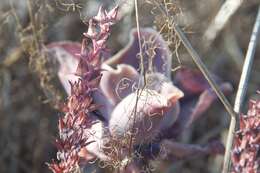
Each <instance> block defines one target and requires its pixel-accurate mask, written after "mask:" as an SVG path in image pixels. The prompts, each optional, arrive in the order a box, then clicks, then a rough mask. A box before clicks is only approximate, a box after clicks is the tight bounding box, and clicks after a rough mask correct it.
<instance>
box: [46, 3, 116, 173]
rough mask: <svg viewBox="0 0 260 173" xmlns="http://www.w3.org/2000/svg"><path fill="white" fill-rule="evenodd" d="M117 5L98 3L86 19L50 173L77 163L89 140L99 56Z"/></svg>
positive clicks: (70, 168)
mask: <svg viewBox="0 0 260 173" xmlns="http://www.w3.org/2000/svg"><path fill="white" fill-rule="evenodd" d="M117 11H118V7H115V8H114V9H112V10H111V11H109V12H107V11H106V10H105V9H104V8H103V7H102V6H101V7H100V8H99V11H98V14H97V15H96V16H94V17H93V18H92V19H90V20H89V22H88V30H87V32H85V33H84V34H83V35H84V36H85V38H83V40H82V47H81V52H80V54H78V56H79V58H80V60H79V64H78V67H77V70H76V73H75V75H77V76H78V80H77V81H75V82H72V81H70V86H71V93H70V96H68V98H67V101H66V103H65V104H64V106H63V108H62V112H63V113H64V116H61V117H60V118H59V123H58V128H59V138H58V139H56V142H55V144H56V146H57V149H58V152H57V160H58V162H55V161H54V160H53V161H52V163H50V164H48V166H49V168H50V169H51V170H52V171H53V172H54V173H68V172H72V171H74V170H76V169H77V168H78V167H79V166H80V161H81V160H82V158H81V157H80V156H79V154H78V153H79V152H80V150H81V149H82V148H84V147H86V146H87V145H88V144H90V143H92V142H93V141H89V140H88V139H89V137H90V135H91V133H90V132H89V129H90V127H91V126H92V125H93V124H94V123H96V122H95V121H94V120H93V118H91V116H90V115H91V113H93V111H96V110H97V109H98V108H99V106H100V105H97V104H95V103H94V102H93V97H92V95H93V93H94V92H96V91H97V89H98V87H99V82H100V79H101V67H100V62H101V61H100V60H101V56H102V53H103V52H104V51H106V45H105V43H106V41H107V39H108V37H109V34H110V28H111V26H112V25H113V24H114V22H115V21H116V18H117Z"/></svg>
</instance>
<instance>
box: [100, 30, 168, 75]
mask: <svg viewBox="0 0 260 173" xmlns="http://www.w3.org/2000/svg"><path fill="white" fill-rule="evenodd" d="M140 35H141V39H142V44H143V57H144V67H145V71H146V72H147V71H153V72H159V73H162V74H164V75H165V76H167V77H169V78H170V73H171V63H172V60H171V53H170V51H169V48H168V46H167V44H166V42H165V41H164V40H163V38H162V36H161V35H160V34H159V33H158V32H157V31H155V30H153V29H151V28H141V29H140ZM138 54H139V44H138V35H137V30H136V29H133V30H132V32H131V37H130V41H129V43H128V44H127V45H126V47H125V48H124V49H122V50H121V51H119V52H118V53H117V54H116V55H114V56H113V57H111V58H110V59H108V60H107V61H105V63H106V64H108V65H110V66H115V65H117V64H128V65H131V66H133V67H134V68H135V69H140V68H139V64H140V56H138ZM151 68H152V69H151Z"/></svg>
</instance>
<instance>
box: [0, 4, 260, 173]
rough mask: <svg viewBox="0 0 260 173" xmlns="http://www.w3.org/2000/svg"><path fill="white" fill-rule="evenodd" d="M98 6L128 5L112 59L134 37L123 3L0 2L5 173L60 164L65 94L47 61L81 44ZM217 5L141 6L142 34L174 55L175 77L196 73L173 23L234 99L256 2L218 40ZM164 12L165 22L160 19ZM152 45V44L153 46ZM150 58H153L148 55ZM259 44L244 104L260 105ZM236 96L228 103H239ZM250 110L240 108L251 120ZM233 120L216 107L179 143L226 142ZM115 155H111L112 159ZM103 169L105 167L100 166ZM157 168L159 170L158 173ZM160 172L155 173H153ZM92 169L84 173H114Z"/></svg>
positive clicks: (205, 162) (172, 166) (162, 168)
mask: <svg viewBox="0 0 260 173" xmlns="http://www.w3.org/2000/svg"><path fill="white" fill-rule="evenodd" d="M100 3H102V4H104V5H105V6H106V7H108V8H111V7H113V6H115V4H116V3H119V5H124V6H125V9H124V11H123V12H124V13H122V20H120V22H118V23H117V24H116V25H115V26H113V29H112V34H111V36H110V38H109V41H108V47H109V48H110V49H111V54H114V53H116V52H118V51H119V50H120V49H121V48H122V47H124V46H125V45H126V43H127V41H128V38H129V31H130V30H131V28H133V27H135V26H136V21H135V15H134V7H133V3H131V2H130V0H129V1H124V0H121V1H119V0H116V2H114V1H113V0H103V2H101V1H98V0H70V1H69V0H19V1H15V0H11V1H8V0H2V1H1V2H0V38H1V39H0V151H1V155H0V172H10V173H16V172H22V173H27V172H35V173H36V172H49V171H50V170H49V169H48V167H47V166H46V164H45V163H46V162H49V161H50V160H51V158H55V155H56V149H55V147H54V145H53V142H54V137H55V136H57V127H56V124H57V121H58V115H59V114H60V113H58V111H57V108H59V107H60V101H61V100H64V98H65V95H66V93H65V92H64V90H63V88H62V86H61V84H60V83H59V81H58V78H57V68H58V64H57V62H56V61H55V60H54V59H51V58H47V57H48V56H47V55H46V54H45V53H43V51H42V50H44V49H45V45H47V44H48V43H51V42H55V41H62V40H71V41H78V42H80V40H81V39H82V33H83V31H85V30H86V26H85V24H84V23H83V22H82V21H85V20H87V19H89V18H90V17H91V16H93V15H95V14H96V12H97V10H98V7H99V5H100ZM222 4H223V1H218V0H197V1H191V0H143V1H139V9H140V11H139V22H140V25H141V26H151V27H154V28H156V29H157V30H158V31H159V32H160V33H161V34H162V35H163V37H164V39H165V40H166V41H167V42H168V43H169V47H170V49H171V51H172V56H173V66H172V69H173V70H172V75H173V76H174V75H175V73H176V70H178V68H179V67H180V66H189V67H195V65H194V63H193V61H192V59H191V58H190V55H189V54H188V53H187V51H186V50H185V49H184V47H183V46H182V45H181V43H180V40H179V39H177V36H176V35H175V34H173V27H172V25H173V23H172V22H173V21H171V17H170V16H173V15H174V19H175V20H176V21H177V22H178V24H179V25H180V26H181V27H182V28H183V29H184V30H185V33H186V34H187V36H188V37H189V39H190V41H191V44H192V45H193V46H194V47H195V49H196V50H197V52H199V54H200V55H201V56H202V57H203V59H202V60H203V61H204V62H205V64H206V65H207V67H209V69H210V70H211V71H212V72H213V73H214V74H216V75H219V76H220V77H221V78H222V79H223V80H225V81H229V82H230V83H231V84H232V85H233V87H234V91H236V89H237V86H238V83H239V79H240V73H241V70H242V66H243V59H244V57H245V54H246V51H247V47H248V42H249V38H250V35H251V31H252V28H253V25H254V22H255V16H256V14H257V10H258V6H259V2H258V0H248V1H244V2H243V3H242V4H241V6H240V7H239V8H238V10H237V11H236V12H235V13H234V15H233V16H232V17H231V18H230V19H229V20H228V22H227V23H226V25H225V27H224V28H223V29H222V30H221V31H220V32H219V33H218V34H217V35H216V38H215V39H214V40H211V39H207V38H206V37H205V32H206V31H207V29H208V27H209V25H210V24H211V22H212V20H213V19H214V17H215V15H216V14H217V12H218V10H219V9H220V7H221V5H222ZM162 9H167V12H168V14H167V16H163V15H162V11H161V10H162ZM147 42H151V43H152V41H150V40H148V41H147ZM149 53H150V54H152V53H153V48H152V46H151V51H150V52H148V54H149ZM259 56H260V39H259V40H258V45H257V48H256V53H255V60H254V64H253V67H252V72H251V77H250V80H249V82H248V84H249V87H248V91H247V95H246V96H247V97H246V100H248V99H249V98H252V97H253V98H256V97H259V96H258V95H257V94H256V91H257V90H259V86H260V78H259V75H260V70H259V66H260V59H259ZM234 98H235V93H233V94H232V95H231V96H229V98H228V99H229V100H230V102H231V103H234ZM246 109H247V104H244V105H242V112H246V111H245V110H246ZM229 120H230V118H229V116H228V115H227V113H226V110H225V109H224V107H223V105H222V104H220V102H219V103H216V104H214V105H213V106H212V107H211V108H210V110H208V111H207V112H206V115H205V116H203V117H202V118H200V119H199V120H197V121H196V122H195V123H194V124H193V125H192V126H191V128H189V129H188V130H186V131H184V133H183V134H182V135H181V136H180V137H179V138H178V141H181V142H183V143H196V144H202V145H203V144H206V143H207V142H208V141H210V140H212V139H221V140H222V141H223V142H225V141H226V138H227V133H228V126H229ZM111 154H113V153H111ZM222 162H223V157H222V156H217V157H213V156H202V157H200V158H199V159H198V158H197V157H191V158H188V159H186V160H182V161H176V162H169V161H165V160H163V161H162V160H155V161H153V163H152V164H151V165H149V166H150V167H149V168H145V172H149V171H151V170H152V171H154V172H184V173H189V172H191V173H199V172H205V173H206V172H212V173H217V172H220V171H221V167H222ZM100 164H102V163H100ZM155 165H156V166H155ZM154 166H155V168H153V167H154ZM102 167H104V165H98V164H93V165H91V164H90V165H89V166H88V167H86V172H94V171H96V172H109V171H111V170H110V169H108V168H103V169H102Z"/></svg>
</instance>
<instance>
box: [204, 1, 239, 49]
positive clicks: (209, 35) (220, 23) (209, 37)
mask: <svg viewBox="0 0 260 173" xmlns="http://www.w3.org/2000/svg"><path fill="white" fill-rule="evenodd" d="M242 2H243V0H227V1H225V3H224V4H223V5H222V6H221V8H220V10H219V12H218V14H217V15H216V17H215V18H214V20H213V21H212V22H211V24H210V25H209V27H208V29H207V30H206V32H205V34H204V36H203V37H204V40H205V41H207V43H208V44H210V43H211V42H212V41H214V39H215V38H216V36H217V35H218V33H219V32H220V31H221V30H222V29H223V28H224V26H225V25H226V23H227V22H228V20H229V19H230V17H231V16H232V15H233V14H234V13H235V12H236V11H237V9H238V8H239V7H240V6H241V4H242Z"/></svg>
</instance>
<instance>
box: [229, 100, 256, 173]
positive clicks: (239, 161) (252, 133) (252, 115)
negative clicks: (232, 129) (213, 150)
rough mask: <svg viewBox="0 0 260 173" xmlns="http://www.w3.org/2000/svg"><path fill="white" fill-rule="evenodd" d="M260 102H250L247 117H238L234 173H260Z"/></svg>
mask: <svg viewBox="0 0 260 173" xmlns="http://www.w3.org/2000/svg"><path fill="white" fill-rule="evenodd" d="M259 154H260V100H251V101H250V103H249V110H248V112H247V115H244V116H241V117H240V129H239V130H238V131H237V132H236V136H235V139H234V148H233V157H232V162H233V172H234V173H238V172H239V173H259V172H260V155H259Z"/></svg>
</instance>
